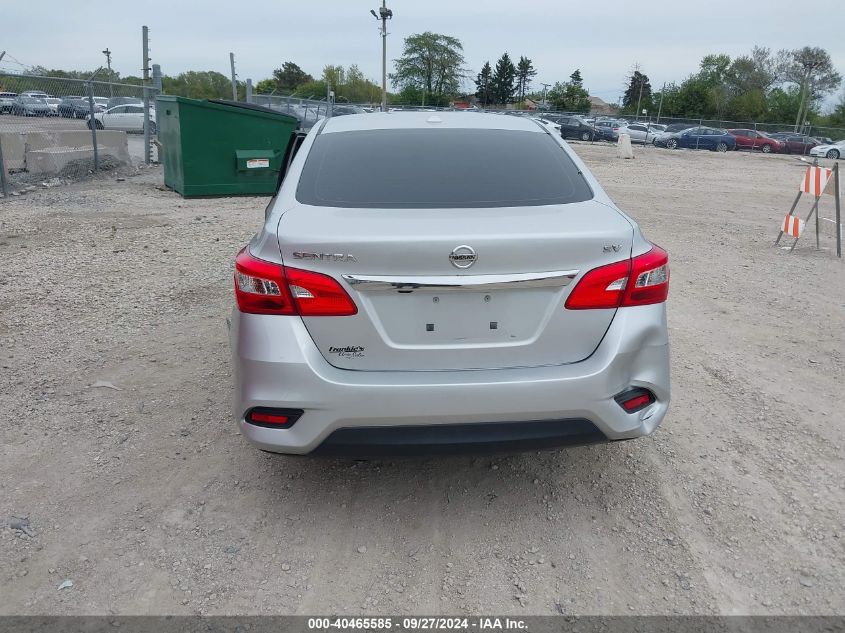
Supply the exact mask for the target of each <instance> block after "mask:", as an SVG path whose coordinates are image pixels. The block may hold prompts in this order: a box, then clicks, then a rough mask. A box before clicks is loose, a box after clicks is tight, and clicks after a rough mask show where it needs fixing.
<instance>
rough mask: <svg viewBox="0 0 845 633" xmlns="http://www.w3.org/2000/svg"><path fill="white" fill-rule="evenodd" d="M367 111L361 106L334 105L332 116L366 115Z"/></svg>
mask: <svg viewBox="0 0 845 633" xmlns="http://www.w3.org/2000/svg"><path fill="white" fill-rule="evenodd" d="M365 112H366V110H364V108H362V107H361V106H357V105H348V104H337V103H336V104H334V105H333V106H332V116H346V115H347V114H364V113H365Z"/></svg>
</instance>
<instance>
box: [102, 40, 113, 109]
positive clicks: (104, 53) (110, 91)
mask: <svg viewBox="0 0 845 633" xmlns="http://www.w3.org/2000/svg"><path fill="white" fill-rule="evenodd" d="M103 55H105V56H106V66H108V68H109V97H113V96H114V91H113V90H112V85H111V51H110V50H109V49H108V48H106V50H104V51H103Z"/></svg>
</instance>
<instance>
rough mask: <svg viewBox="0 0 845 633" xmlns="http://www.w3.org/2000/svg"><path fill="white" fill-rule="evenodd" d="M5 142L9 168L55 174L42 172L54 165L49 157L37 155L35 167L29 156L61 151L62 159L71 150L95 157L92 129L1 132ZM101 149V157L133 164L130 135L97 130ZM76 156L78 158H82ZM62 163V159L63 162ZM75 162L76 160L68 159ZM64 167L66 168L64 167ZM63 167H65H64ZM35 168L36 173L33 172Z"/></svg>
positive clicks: (4, 151)
mask: <svg viewBox="0 0 845 633" xmlns="http://www.w3.org/2000/svg"><path fill="white" fill-rule="evenodd" d="M0 142H2V143H3V159H4V161H5V163H6V169H11V170H19V169H26V170H27V171H31V172H33V173H53V172H50V171H48V172H44V171H39V170H41V169H42V168H43V167H44V166H46V165H49V164H51V162H50V161H51V160H52V159H50V158H48V156H49V154H48V155H39V154H35V156H34V158H33V160H34V161H35V162H34V163H33V164H30V162H29V160H28V157H29V155H30V154H34V153H35V152H38V151H42V150H49V149H57V150H61V151H59V152H58V153H57V155H59V156H64V155H67V154H68V150H79V151H87V152H88V153H87V154H85V156H92V157H93V155H94V150H93V148H92V146H91V132H90V130H44V131H40V132H3V133H0ZM97 148H98V151H99V153H100V154H111V155H112V156H114V157H115V158H116V159H117V160H119V161H120V162H121V163H129V162H130V160H129V147H128V144H127V141H126V132H122V131H120V130H97ZM79 157H80V156H75V157H74V158H79ZM59 160H61V159H59ZM68 160H73V159H68ZM62 166H63V165H62ZM60 168H61V167H60ZM33 169H35V170H36V171H33Z"/></svg>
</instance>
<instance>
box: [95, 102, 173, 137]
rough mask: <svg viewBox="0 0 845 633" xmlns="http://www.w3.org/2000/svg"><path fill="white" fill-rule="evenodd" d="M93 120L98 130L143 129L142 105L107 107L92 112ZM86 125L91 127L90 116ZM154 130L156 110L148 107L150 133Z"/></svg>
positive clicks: (136, 130) (129, 130) (141, 130)
mask: <svg viewBox="0 0 845 633" xmlns="http://www.w3.org/2000/svg"><path fill="white" fill-rule="evenodd" d="M94 121H95V123H96V126H97V129H98V130H123V131H124V132H143V131H144V106H140V105H132V104H127V105H119V106H115V107H113V108H109V109H108V110H106V111H105V112H97V113H96V114H94ZM88 127H89V128H90V127H91V118H90V117H89V118H88ZM155 131H156V111H155V108H150V133H151V134H155Z"/></svg>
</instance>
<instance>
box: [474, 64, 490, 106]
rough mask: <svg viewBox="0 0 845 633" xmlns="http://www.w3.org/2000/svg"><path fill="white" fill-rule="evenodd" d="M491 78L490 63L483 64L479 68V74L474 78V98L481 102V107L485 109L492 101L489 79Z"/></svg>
mask: <svg viewBox="0 0 845 633" xmlns="http://www.w3.org/2000/svg"><path fill="white" fill-rule="evenodd" d="M492 77H493V69H492V68H491V67H490V62H484V66H482V67H481V72H480V73H478V76H477V77H476V78H475V96H476V98H477V99H478V100H479V101H480V102H481V106H482V107H484V108H486V107H487V106H488V105H489V104H490V102H491V101H492V100H493V93H492V88H493V87H492V85H491V83H490V82H491V79H492Z"/></svg>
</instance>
